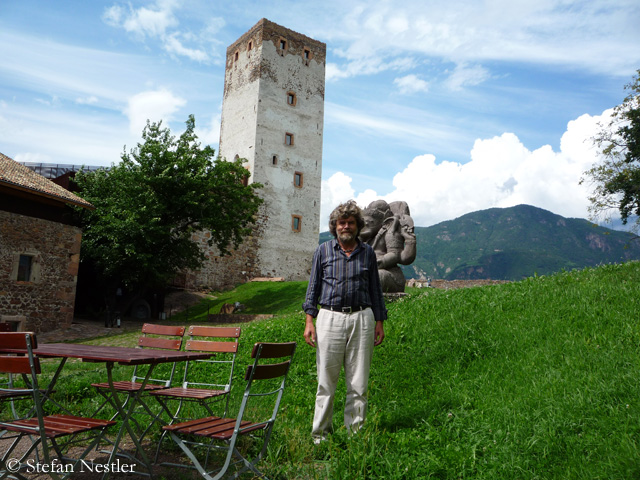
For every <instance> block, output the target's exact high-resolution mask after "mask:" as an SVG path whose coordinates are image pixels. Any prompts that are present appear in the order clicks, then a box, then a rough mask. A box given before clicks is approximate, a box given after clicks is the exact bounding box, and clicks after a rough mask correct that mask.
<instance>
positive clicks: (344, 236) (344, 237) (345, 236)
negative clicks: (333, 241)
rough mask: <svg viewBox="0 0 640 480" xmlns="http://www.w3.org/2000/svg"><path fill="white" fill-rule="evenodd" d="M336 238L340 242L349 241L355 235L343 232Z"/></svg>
mask: <svg viewBox="0 0 640 480" xmlns="http://www.w3.org/2000/svg"><path fill="white" fill-rule="evenodd" d="M338 239H339V240H340V241H341V242H342V243H351V242H353V241H354V240H355V239H356V235H355V234H354V233H350V232H344V233H341V234H339V235H338Z"/></svg>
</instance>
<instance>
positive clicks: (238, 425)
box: [163, 342, 296, 480]
mask: <svg viewBox="0 0 640 480" xmlns="http://www.w3.org/2000/svg"><path fill="white" fill-rule="evenodd" d="M295 349H296V343H295V342H290V343H256V344H255V345H254V347H253V351H252V353H251V357H252V358H253V359H254V362H253V364H252V365H250V366H249V367H247V371H246V374H245V380H246V381H247V385H246V388H245V391H244V394H243V396H242V402H241V404H240V408H239V411H238V416H237V417H236V418H220V417H206V418H201V419H196V420H191V421H187V422H182V423H176V424H173V425H167V426H165V427H163V429H164V430H165V431H168V432H169V434H170V435H171V438H172V439H173V441H174V442H175V443H176V444H177V445H178V446H179V447H180V448H181V449H182V451H183V452H184V453H185V454H186V455H187V457H188V458H189V459H190V460H191V462H192V464H193V467H194V468H195V469H196V470H197V471H198V472H199V473H200V475H201V476H202V477H203V478H204V479H206V480H218V479H220V478H222V477H224V476H225V475H226V474H227V472H228V471H229V468H230V467H235V466H240V469H239V470H238V471H236V472H235V473H234V474H233V478H237V477H238V476H240V475H241V474H242V473H244V472H246V471H248V470H250V471H252V472H253V473H254V474H256V475H258V476H260V477H262V476H264V475H263V474H262V473H261V472H260V471H259V470H258V469H257V467H256V465H257V463H258V462H259V461H260V460H261V459H262V458H263V457H264V456H265V454H266V452H267V446H268V444H269V440H270V438H271V434H272V432H273V426H274V424H275V421H276V417H277V415H278V410H279V408H280V403H281V401H282V395H283V393H284V388H285V383H286V379H287V373H288V372H289V368H290V366H291V362H292V360H293V356H294V353H295ZM265 359H272V360H277V361H278V362H277V363H266V362H264V360H265ZM272 382H275V385H274V384H273V383H272ZM255 390H257V391H255ZM258 398H259V399H261V401H262V402H266V401H267V400H270V403H269V405H268V406H267V408H266V410H270V415H269V417H268V418H267V417H266V415H265V417H263V418H262V419H260V420H257V421H250V420H247V419H246V418H244V417H245V414H246V413H247V411H248V408H247V407H248V405H249V403H250V402H251V401H253V400H255V399H258ZM271 405H272V408H270V407H271ZM251 411H252V412H256V411H257V410H256V409H254V408H253V407H252V408H251ZM258 432H261V433H262V448H261V449H260V452H259V453H258V454H257V455H256V456H255V457H254V458H251V459H249V458H246V457H245V455H243V454H242V453H241V452H240V449H239V448H238V441H239V438H240V437H243V436H248V435H249V434H254V433H258ZM251 436H254V435H251ZM183 437H184V438H183ZM198 438H199V439H201V440H199V441H198V440H195V439H198ZM256 438H257V437H256ZM196 448H202V449H204V450H205V452H206V456H205V459H204V461H202V462H201V461H200V460H199V459H198V457H197V456H196V454H195V453H194V452H193V450H194V449H196ZM212 450H222V451H226V454H225V459H224V462H223V465H222V467H219V468H213V469H211V470H209V469H208V463H209V453H210V452H211V451H212Z"/></svg>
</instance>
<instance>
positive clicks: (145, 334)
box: [138, 323, 185, 351]
mask: <svg viewBox="0 0 640 480" xmlns="http://www.w3.org/2000/svg"><path fill="white" fill-rule="evenodd" d="M184 330H185V329H184V327H182V326H179V325H157V324H154V323H145V324H144V325H142V336H141V337H140V338H138V347H140V348H159V349H163V350H176V351H177V350H180V348H181V347H182V339H183V337H184ZM149 335H154V336H149ZM162 337H174V338H162Z"/></svg>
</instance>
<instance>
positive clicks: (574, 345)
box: [57, 262, 640, 480]
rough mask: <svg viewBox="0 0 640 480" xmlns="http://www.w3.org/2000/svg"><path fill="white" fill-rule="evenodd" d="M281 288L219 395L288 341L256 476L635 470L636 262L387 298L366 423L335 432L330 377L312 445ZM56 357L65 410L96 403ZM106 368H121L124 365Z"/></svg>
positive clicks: (298, 335)
mask: <svg viewBox="0 0 640 480" xmlns="http://www.w3.org/2000/svg"><path fill="white" fill-rule="evenodd" d="M270 285H271V286H275V284H270ZM277 286H278V287H279V288H281V289H282V290H279V291H278V292H277V293H276V294H275V296H276V297H281V296H287V293H286V291H287V288H288V287H287V284H277ZM245 288H253V287H249V286H242V287H239V288H238V289H237V290H235V292H236V294H238V295H241V294H242V291H243V289H245ZM291 288H292V290H291V291H290V294H291V295H290V296H289V298H293V297H296V296H297V295H298V293H294V291H295V292H300V291H301V292H302V293H301V294H300V298H296V299H295V301H293V300H292V301H291V303H292V305H291V308H292V309H294V312H293V313H287V314H282V315H279V316H277V317H275V318H273V319H270V320H262V321H257V322H253V323H251V324H243V325H242V329H243V330H242V338H241V352H240V365H241V367H240V368H238V378H236V380H235V381H236V383H235V387H234V392H233V403H234V404H236V405H237V402H238V400H239V396H240V395H241V390H242V383H243V382H242V379H241V375H242V372H243V371H244V368H243V365H245V364H246V363H248V361H249V360H248V359H249V352H250V349H251V346H252V345H253V343H254V342H256V341H261V340H262V341H290V340H296V341H298V351H297V353H296V358H295V360H294V365H293V368H292V370H291V372H290V377H289V383H288V390H287V392H286V394H285V397H284V399H283V404H282V407H281V414H280V417H279V419H278V422H277V424H276V429H275V432H274V437H273V438H272V441H271V444H270V449H269V454H268V458H267V459H266V461H265V462H264V463H262V465H261V467H262V468H263V470H264V471H265V473H266V474H267V476H268V477H269V478H272V479H282V480H284V479H293V478H300V479H316V478H317V479H343V478H350V479H351V478H354V479H355V478H358V479H360V478H362V479H365V478H366V479H423V478H441V479H460V478H473V479H487V480H488V479H491V480H494V479H504V480H512V479H532V480H533V479H555V478H557V479H563V480H564V479H598V478H599V479H629V478H640V449H639V447H638V439H639V438H640V421H638V418H640V401H639V400H638V399H640V382H638V381H637V372H638V371H639V370H640V348H639V347H640V324H639V322H638V312H639V311H640V263H637V262H631V263H627V264H623V265H607V266H602V267H599V268H588V269H585V270H582V271H574V272H563V273H559V274H556V275H552V276H548V277H535V278H529V279H526V280H524V281H521V282H515V283H510V284H503V285H495V286H486V287H473V288H467V289H459V290H436V289H427V290H421V291H417V292H414V293H411V294H410V295H409V296H407V297H405V298H404V299H403V300H402V301H398V302H396V303H392V304H390V305H389V306H388V307H389V320H388V322H387V323H386V328H385V331H386V338H385V341H384V343H383V345H381V346H380V347H377V348H376V351H375V354H374V360H373V367H372V374H371V383H370V411H369V417H368V420H367V424H366V426H365V428H364V429H363V430H362V431H361V432H360V433H359V434H358V435H356V436H354V437H352V438H349V437H347V435H346V433H345V431H344V428H342V426H341V425H342V421H341V420H342V409H343V406H344V392H345V387H344V382H341V383H340V385H339V386H338V393H337V397H336V405H335V418H334V425H335V427H336V431H335V433H334V435H333V436H332V437H331V440H330V441H329V442H327V443H326V444H323V445H321V446H320V447H315V446H314V445H313V444H312V442H311V439H310V435H309V433H310V429H311V420H312V416H313V405H314V397H315V389H316V382H315V351H314V350H313V349H312V348H311V347H309V346H307V345H306V344H305V343H304V340H303V338H302V331H303V319H304V316H303V313H302V312H301V311H300V304H301V302H302V295H303V294H304V288H302V286H301V285H299V284H291ZM266 296H267V294H266V293H265V297H266ZM230 301H235V299H234V297H233V295H232V296H231V297H230ZM260 313H263V312H260ZM189 321H190V322H191V323H202V322H203V319H202V318H200V319H199V318H192V317H191V316H190V318H189ZM123 337H126V336H124V335H123ZM127 338H128V340H127V341H129V342H131V343H132V344H133V342H135V336H133V335H131V334H128V337H127ZM105 340H106V339H105ZM105 340H95V341H94V342H96V343H99V342H101V341H105ZM108 341H109V342H111V343H112V342H113V341H114V337H110V338H109V339H108ZM69 368H77V369H78V370H82V371H83V372H84V373H83V375H78V376H75V377H74V378H75V379H77V380H74V381H69V382H60V383H59V385H60V390H59V391H58V392H57V393H58V395H59V396H61V397H64V396H67V399H68V400H70V401H74V399H75V402H76V404H75V405H74V408H80V407H81V406H83V405H84V406H86V405H87V403H91V402H97V401H98V399H97V398H95V397H94V396H95V394H94V393H93V392H91V389H90V388H89V389H87V388H86V385H87V384H88V382H89V381H91V378H92V375H93V376H97V375H98V374H99V372H98V370H99V369H98V368H97V367H92V366H91V365H86V364H81V363H78V364H74V365H71V366H69ZM94 370H95V372H94ZM119 374H120V375H122V376H123V378H126V374H125V370H124V369H122V370H121V373H119ZM80 380H81V381H80ZM81 402H84V403H81ZM87 410H88V411H91V408H88V407H87ZM232 410H233V408H232Z"/></svg>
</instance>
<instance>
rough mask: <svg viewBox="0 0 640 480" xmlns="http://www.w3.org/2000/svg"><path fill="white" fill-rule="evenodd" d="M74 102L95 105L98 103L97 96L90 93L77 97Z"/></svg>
mask: <svg viewBox="0 0 640 480" xmlns="http://www.w3.org/2000/svg"><path fill="white" fill-rule="evenodd" d="M76 103H77V104H79V105H95V104H96V103H98V97H96V96H95V95H91V96H89V97H78V98H76Z"/></svg>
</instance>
